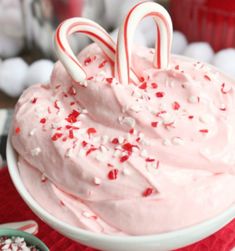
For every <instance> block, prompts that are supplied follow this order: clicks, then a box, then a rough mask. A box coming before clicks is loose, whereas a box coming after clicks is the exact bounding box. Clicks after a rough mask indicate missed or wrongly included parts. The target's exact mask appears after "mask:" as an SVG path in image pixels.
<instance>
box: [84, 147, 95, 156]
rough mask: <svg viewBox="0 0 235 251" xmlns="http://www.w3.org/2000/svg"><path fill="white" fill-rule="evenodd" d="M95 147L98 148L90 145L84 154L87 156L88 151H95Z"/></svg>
mask: <svg viewBox="0 0 235 251" xmlns="http://www.w3.org/2000/svg"><path fill="white" fill-rule="evenodd" d="M97 149H98V148H97V147H94V146H92V147H90V148H89V149H88V150H87V151H86V156H88V155H89V154H90V153H92V152H94V151H96V150H97Z"/></svg>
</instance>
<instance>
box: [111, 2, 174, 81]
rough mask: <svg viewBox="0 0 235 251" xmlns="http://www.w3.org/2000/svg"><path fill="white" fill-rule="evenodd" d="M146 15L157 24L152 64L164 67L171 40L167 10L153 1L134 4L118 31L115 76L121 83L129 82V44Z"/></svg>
mask: <svg viewBox="0 0 235 251" xmlns="http://www.w3.org/2000/svg"><path fill="white" fill-rule="evenodd" d="M147 16H151V17H153V18H154V21H155V23H156V26H157V38H156V47H155V57H154V66H155V67H156V68H157V69H166V68H167V67H168V64H169V56H170V50H171V42H172V22H171V18H170V16H169V14H168V12H167V11H166V10H165V9H164V8H163V7H162V6H161V5H159V4H157V3H154V2H141V3H139V4H137V5H135V6H134V7H133V8H132V9H131V10H130V12H129V13H128V15H127V16H126V18H125V20H124V22H123V24H122V26H121V28H120V30H119V33H118V43H117V53H116V65H115V76H116V78H117V79H118V80H119V82H121V83H129V82H130V73H131V72H130V58H131V49H132V47H131V45H132V41H133V36H134V31H135V29H136V27H137V25H138V23H139V22H140V21H141V20H142V19H143V18H144V17H147Z"/></svg>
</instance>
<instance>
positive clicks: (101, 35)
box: [54, 17, 115, 82]
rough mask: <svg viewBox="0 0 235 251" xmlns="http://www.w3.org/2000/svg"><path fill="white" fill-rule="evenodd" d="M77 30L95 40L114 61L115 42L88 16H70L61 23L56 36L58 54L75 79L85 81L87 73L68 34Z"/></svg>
mask: <svg viewBox="0 0 235 251" xmlns="http://www.w3.org/2000/svg"><path fill="white" fill-rule="evenodd" d="M75 32H80V33H83V34H86V35H87V36H88V37H89V38H91V39H92V40H94V42H96V43H97V44H98V45H99V46H100V48H101V49H102V50H103V52H104V53H105V54H106V56H107V57H108V58H109V59H110V60H111V61H113V62H114V59H115V43H114V42H113V40H112V38H111V37H110V36H109V34H108V33H107V32H106V31H105V30H104V29H103V28H102V27H101V26H99V25H98V24H97V23H95V22H93V21H91V20H89V19H86V18H78V17H75V18H70V19H67V20H66V21H64V22H63V23H61V24H60V25H59V27H58V28H57V30H56V33H55V38H54V44H55V49H56V52H57V55H58V57H59V59H60V61H61V62H62V63H63V65H64V67H65V68H66V70H67V71H68V73H69V74H70V76H71V77H72V78H73V80H75V81H76V82H80V81H84V80H85V79H86V78H87V75H86V72H85V70H84V69H83V67H82V65H81V64H80V63H79V61H78V59H77V57H76V56H75V55H74V53H73V51H72V49H71V47H70V45H69V43H68V36H69V35H71V34H73V33H75Z"/></svg>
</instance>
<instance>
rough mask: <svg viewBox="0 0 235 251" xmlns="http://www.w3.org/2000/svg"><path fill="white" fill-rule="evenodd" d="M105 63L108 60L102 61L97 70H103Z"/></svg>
mask: <svg viewBox="0 0 235 251" xmlns="http://www.w3.org/2000/svg"><path fill="white" fill-rule="evenodd" d="M107 62H108V60H104V61H103V62H102V63H101V64H100V65H99V68H103V67H104V66H105V64H106V63H107Z"/></svg>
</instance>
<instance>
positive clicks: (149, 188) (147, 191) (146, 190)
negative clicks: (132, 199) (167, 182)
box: [143, 187, 153, 197]
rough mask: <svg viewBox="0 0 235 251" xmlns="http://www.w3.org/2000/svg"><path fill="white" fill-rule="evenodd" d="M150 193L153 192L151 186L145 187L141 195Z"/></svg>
mask: <svg viewBox="0 0 235 251" xmlns="http://www.w3.org/2000/svg"><path fill="white" fill-rule="evenodd" d="M152 193H153V188H152V187H148V188H146V189H145V190H144V192H143V196H144V197H148V196H150V195H151V194H152Z"/></svg>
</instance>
